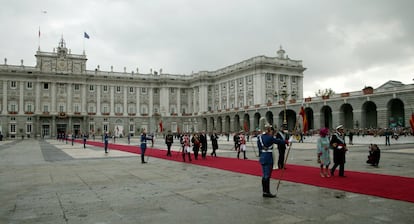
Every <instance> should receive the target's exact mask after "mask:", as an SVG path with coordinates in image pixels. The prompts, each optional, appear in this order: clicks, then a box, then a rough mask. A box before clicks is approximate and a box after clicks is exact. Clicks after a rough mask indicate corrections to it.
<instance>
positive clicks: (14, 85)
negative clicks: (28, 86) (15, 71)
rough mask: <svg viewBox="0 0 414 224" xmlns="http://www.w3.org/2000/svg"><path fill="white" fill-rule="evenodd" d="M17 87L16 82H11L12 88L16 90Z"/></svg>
mask: <svg viewBox="0 0 414 224" xmlns="http://www.w3.org/2000/svg"><path fill="white" fill-rule="evenodd" d="M16 87H17V84H16V81H11V82H10V88H12V89H16Z"/></svg>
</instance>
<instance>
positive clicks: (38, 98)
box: [35, 82, 42, 134]
mask: <svg viewBox="0 0 414 224" xmlns="http://www.w3.org/2000/svg"><path fill="white" fill-rule="evenodd" d="M35 88H36V90H35V92H36V98H35V114H40V113H41V112H42V108H40V107H41V105H40V88H41V85H40V82H36V87H35ZM38 124H39V123H38ZM39 126H40V125H39ZM39 133H40V132H38V134H39Z"/></svg>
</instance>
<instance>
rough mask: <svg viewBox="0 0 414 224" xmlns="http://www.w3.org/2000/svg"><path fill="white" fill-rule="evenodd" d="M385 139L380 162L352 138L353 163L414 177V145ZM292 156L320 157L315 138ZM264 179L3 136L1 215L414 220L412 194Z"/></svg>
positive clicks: (83, 219) (98, 219) (223, 145)
mask: <svg viewBox="0 0 414 224" xmlns="http://www.w3.org/2000/svg"><path fill="white" fill-rule="evenodd" d="M137 140H138V139H132V142H131V144H132V145H137V144H138V141H137ZM117 143H118V144H119V143H121V144H126V139H119V140H118V139H117ZM250 144H251V143H250ZM155 146H156V147H159V148H162V147H163V146H164V145H163V142H162V141H157V142H156V144H155ZM164 147H165V146H164ZM231 147H232V144H231V142H223V141H221V142H220V150H219V151H218V156H228V157H235V156H236V155H235V152H234V151H233V150H231ZM178 148H179V146H178V144H177V143H175V145H174V147H173V149H174V150H177V149H178ZM380 148H381V149H382V155H381V162H380V167H379V168H373V167H371V166H367V165H366V164H365V160H366V157H367V154H368V153H367V151H368V147H367V145H366V144H358V145H353V146H350V152H349V153H348V155H347V164H346V169H348V170H359V171H364V172H373V173H384V174H391V175H401V176H408V177H413V178H414V163H413V162H412V161H413V158H414V154H413V153H414V144H399V145H391V146H390V147H385V146H380ZM210 149H211V148H210ZM248 149H249V153H248V157H249V158H250V159H257V158H256V157H255V155H254V151H253V150H252V149H253V146H251V147H250V146H249V145H248ZM173 155H174V154H173ZM209 159H214V158H209ZM289 163H291V164H301V165H309V166H317V164H316V162H315V145H314V143H294V144H293V145H292V149H291V152H290V155H289V159H288V165H289ZM288 165H287V167H288ZM288 171H289V169H287V170H286V173H285V175H288ZM315 175H319V174H318V173H315ZM335 181H340V178H337V180H335ZM276 183H277V180H272V181H271V184H272V189H273V193H275V189H276ZM260 184H261V178H260V177H256V176H250V175H244V174H239V173H234V172H229V171H223V170H218V169H214V168H207V167H201V166H197V165H192V164H190V163H180V162H173V161H167V160H162V159H157V158H150V159H149V163H148V164H141V163H140V159H139V155H137V154H130V153H125V152H120V151H116V150H110V152H109V153H108V154H106V155H105V153H104V151H103V149H102V148H97V147H92V146H87V147H86V149H84V148H83V145H82V144H77V143H75V144H74V146H72V145H71V144H70V142H68V144H66V143H65V142H58V141H56V140H35V139H25V140H17V141H10V140H8V141H2V142H0V201H1V204H0V223H53V224H58V223H96V224H100V223H226V224H227V223H230V222H234V223H318V224H319V223H412V217H413V215H412V214H414V203H409V202H403V201H396V200H390V199H384V198H379V197H374V196H367V195H360V194H355V193H349V192H344V191H338V190H332V189H326V188H320V187H314V186H309V185H304V184H297V183H292V182H286V181H282V183H281V186H280V188H279V192H278V197H277V198H273V199H272V198H263V197H262V196H261V186H260ZM384 191H386V189H384ZM407 194H413V192H412V189H407Z"/></svg>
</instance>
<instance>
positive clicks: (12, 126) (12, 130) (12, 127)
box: [10, 124, 16, 134]
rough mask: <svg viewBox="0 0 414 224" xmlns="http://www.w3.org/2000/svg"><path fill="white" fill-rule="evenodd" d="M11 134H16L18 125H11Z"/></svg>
mask: <svg viewBox="0 0 414 224" xmlns="http://www.w3.org/2000/svg"><path fill="white" fill-rule="evenodd" d="M10 133H12V134H16V124H10Z"/></svg>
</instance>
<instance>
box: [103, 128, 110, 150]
mask: <svg viewBox="0 0 414 224" xmlns="http://www.w3.org/2000/svg"><path fill="white" fill-rule="evenodd" d="M103 140H104V146H105V153H108V141H109V135H108V132H105V135H104V137H103Z"/></svg>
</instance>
